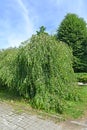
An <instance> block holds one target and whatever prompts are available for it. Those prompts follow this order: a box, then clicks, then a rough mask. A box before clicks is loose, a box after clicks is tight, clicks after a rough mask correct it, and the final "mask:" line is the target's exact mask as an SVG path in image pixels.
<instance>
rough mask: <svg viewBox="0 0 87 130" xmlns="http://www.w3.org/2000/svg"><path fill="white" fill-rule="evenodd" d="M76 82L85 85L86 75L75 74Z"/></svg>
mask: <svg viewBox="0 0 87 130" xmlns="http://www.w3.org/2000/svg"><path fill="white" fill-rule="evenodd" d="M76 77H77V81H78V82H83V83H87V73H76Z"/></svg>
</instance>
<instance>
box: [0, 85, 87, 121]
mask: <svg viewBox="0 0 87 130" xmlns="http://www.w3.org/2000/svg"><path fill="white" fill-rule="evenodd" d="M78 90H79V92H80V96H81V100H80V101H76V102H74V101H73V102H72V101H67V105H66V106H67V107H65V110H64V113H63V114H62V115H61V116H62V117H63V118H65V119H74V118H81V117H83V116H87V86H78ZM0 101H4V102H6V103H9V104H10V105H13V107H14V108H15V109H16V110H17V112H19V113H20V112H22V111H24V110H27V111H30V112H32V113H33V112H35V110H34V109H32V108H31V106H30V105H29V101H27V100H25V99H23V98H22V97H19V96H17V95H16V94H15V93H14V92H9V91H7V90H6V89H3V90H0ZM36 112H38V111H37V110H36ZM40 112H41V111H40ZM38 113H39V112H38Z"/></svg>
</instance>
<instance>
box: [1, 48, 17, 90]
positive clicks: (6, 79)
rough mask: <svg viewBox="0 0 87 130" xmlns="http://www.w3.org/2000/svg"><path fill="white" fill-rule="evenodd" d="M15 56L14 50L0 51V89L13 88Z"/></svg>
mask: <svg viewBox="0 0 87 130" xmlns="http://www.w3.org/2000/svg"><path fill="white" fill-rule="evenodd" d="M16 55H17V49H16V48H8V49H6V50H2V51H0V87H1V86H2V87H5V86H6V87H8V88H9V87H10V88H12V87H13V83H14V81H13V77H14V73H15V58H16Z"/></svg>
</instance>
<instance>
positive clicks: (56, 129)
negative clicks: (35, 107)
mask: <svg viewBox="0 0 87 130" xmlns="http://www.w3.org/2000/svg"><path fill="white" fill-rule="evenodd" d="M0 130H87V120H86V121H85V120H82V121H79V122H78V121H67V122H63V123H60V124H55V123H54V122H53V121H51V120H47V119H45V120H44V119H41V118H39V117H37V116H36V115H31V114H27V113H26V112H25V113H21V114H17V113H16V112H15V110H14V109H13V108H12V107H11V106H10V105H8V104H6V103H4V102H0Z"/></svg>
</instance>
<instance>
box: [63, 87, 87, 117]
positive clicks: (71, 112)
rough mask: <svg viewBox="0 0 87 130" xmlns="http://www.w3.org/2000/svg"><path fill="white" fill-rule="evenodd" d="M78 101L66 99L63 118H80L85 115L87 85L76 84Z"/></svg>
mask: <svg viewBox="0 0 87 130" xmlns="http://www.w3.org/2000/svg"><path fill="white" fill-rule="evenodd" d="M78 89H79V94H80V98H81V100H80V101H76V102H72V101H68V102H67V104H68V106H67V107H66V108H65V111H64V115H65V118H74V119H75V118H81V117H87V86H78Z"/></svg>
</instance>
